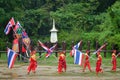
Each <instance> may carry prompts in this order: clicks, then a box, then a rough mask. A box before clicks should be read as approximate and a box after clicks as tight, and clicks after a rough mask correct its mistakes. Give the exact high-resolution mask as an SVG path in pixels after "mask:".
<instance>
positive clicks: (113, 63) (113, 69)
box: [112, 53, 117, 71]
mask: <svg viewBox="0 0 120 80" xmlns="http://www.w3.org/2000/svg"><path fill="white" fill-rule="evenodd" d="M112 65H113V66H112V71H116V66H117V61H116V55H115V53H112Z"/></svg>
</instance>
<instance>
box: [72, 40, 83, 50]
mask: <svg viewBox="0 0 120 80" xmlns="http://www.w3.org/2000/svg"><path fill="white" fill-rule="evenodd" d="M81 43H82V41H80V42H79V43H77V44H76V45H75V46H74V47H73V48H74V49H78V48H79V46H80V44H81Z"/></svg>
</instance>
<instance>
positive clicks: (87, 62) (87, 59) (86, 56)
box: [83, 50, 92, 72]
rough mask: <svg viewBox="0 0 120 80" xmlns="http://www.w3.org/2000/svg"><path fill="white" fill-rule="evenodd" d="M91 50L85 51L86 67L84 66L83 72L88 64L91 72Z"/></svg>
mask: <svg viewBox="0 0 120 80" xmlns="http://www.w3.org/2000/svg"><path fill="white" fill-rule="evenodd" d="M88 54H89V50H87V51H86V53H85V62H84V68H83V72H84V71H85V69H86V66H87V67H88V69H89V71H90V72H91V71H92V70H91V67H90V61H89V55H88Z"/></svg>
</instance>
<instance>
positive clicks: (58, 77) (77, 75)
mask: <svg viewBox="0 0 120 80" xmlns="http://www.w3.org/2000/svg"><path fill="white" fill-rule="evenodd" d="M92 70H93V72H89V71H88V69H86V71H85V72H82V67H79V66H76V65H75V66H73V65H68V67H67V72H63V73H62V74H58V73H57V66H47V65H38V67H37V70H36V73H35V74H33V73H32V72H31V73H30V74H29V75H27V66H26V65H14V68H12V69H8V68H7V64H0V80H120V68H118V69H117V72H111V71H110V67H104V73H100V74H99V75H98V76H96V74H95V68H92Z"/></svg>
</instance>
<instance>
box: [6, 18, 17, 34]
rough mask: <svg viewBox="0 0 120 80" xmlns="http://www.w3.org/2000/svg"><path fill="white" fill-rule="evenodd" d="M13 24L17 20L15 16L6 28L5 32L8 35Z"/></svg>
mask: <svg viewBox="0 0 120 80" xmlns="http://www.w3.org/2000/svg"><path fill="white" fill-rule="evenodd" d="M13 25H15V21H14V18H11V19H10V21H9V22H8V24H7V26H6V28H5V30H4V33H5V34H6V35H7V34H9V32H10V28H11V27H12V26H13Z"/></svg>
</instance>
